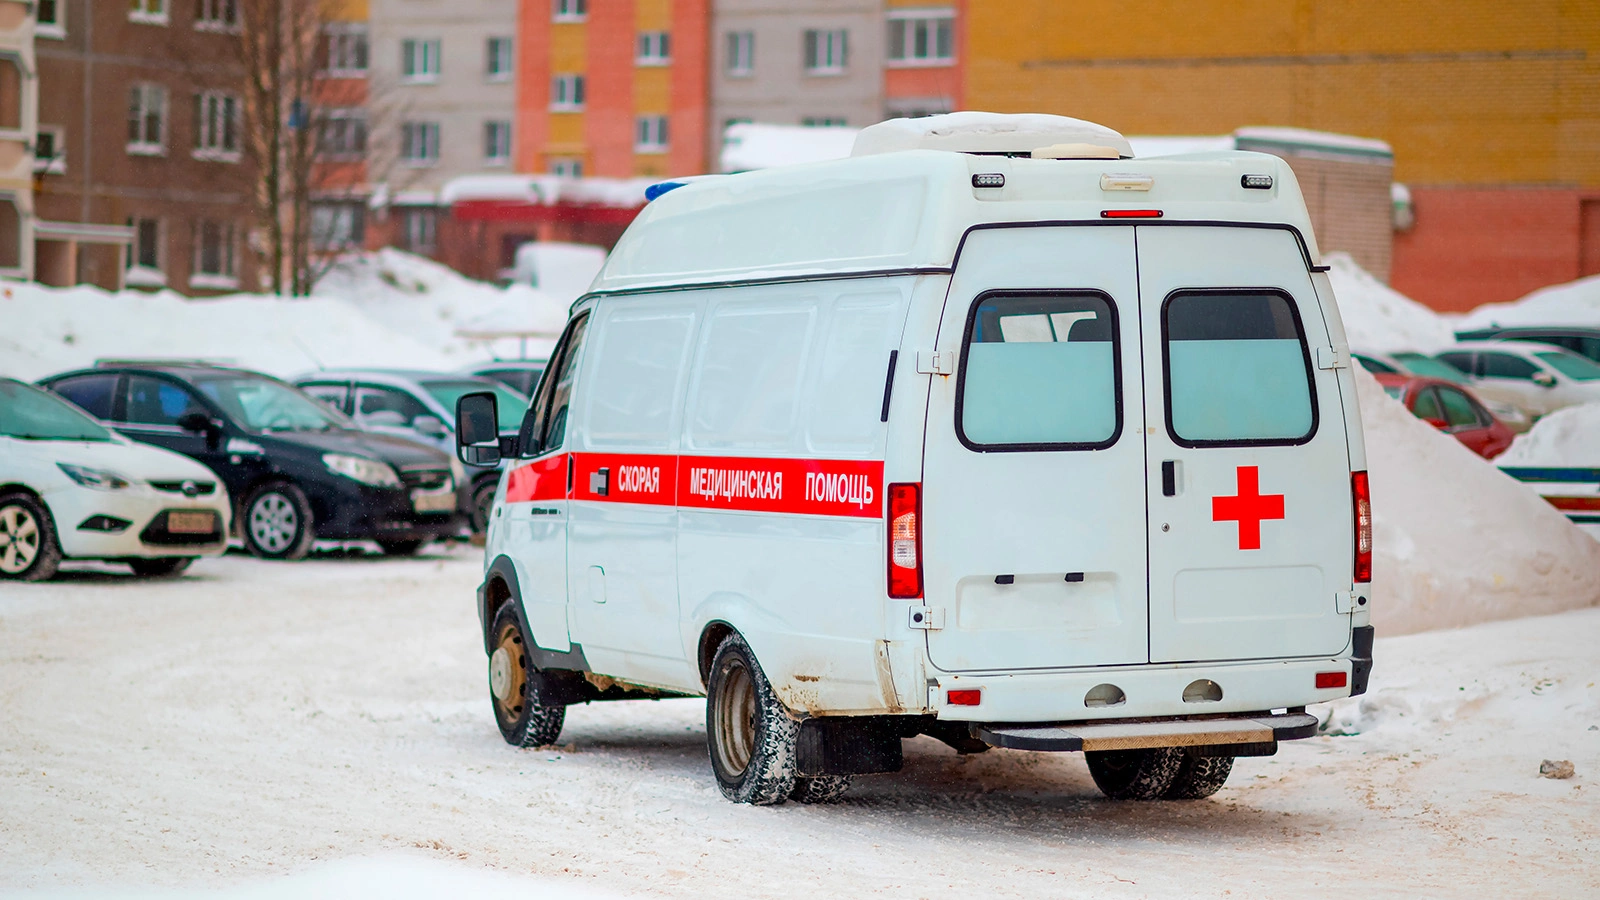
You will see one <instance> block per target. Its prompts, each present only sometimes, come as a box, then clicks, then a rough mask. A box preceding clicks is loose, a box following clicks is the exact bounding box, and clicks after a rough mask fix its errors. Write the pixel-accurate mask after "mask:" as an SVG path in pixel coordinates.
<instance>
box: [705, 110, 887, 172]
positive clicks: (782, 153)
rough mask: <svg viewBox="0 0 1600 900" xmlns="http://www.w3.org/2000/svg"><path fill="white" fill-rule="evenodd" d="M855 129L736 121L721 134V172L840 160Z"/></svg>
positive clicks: (853, 138) (847, 153)
mask: <svg viewBox="0 0 1600 900" xmlns="http://www.w3.org/2000/svg"><path fill="white" fill-rule="evenodd" d="M860 133H861V130H860V129H858V128H836V127H827V128H808V127H806V126H804V125H765V124H762V123H759V122H740V123H738V124H735V125H729V126H728V130H727V132H726V133H725V134H724V135H723V143H722V171H724V172H749V171H753V170H755V169H770V168H772V167H774V166H792V165H796V164H799V163H811V162H822V161H823V160H828V159H844V158H845V157H847V156H849V155H850V148H851V147H852V146H854V145H855V142H856V135H857V134H860Z"/></svg>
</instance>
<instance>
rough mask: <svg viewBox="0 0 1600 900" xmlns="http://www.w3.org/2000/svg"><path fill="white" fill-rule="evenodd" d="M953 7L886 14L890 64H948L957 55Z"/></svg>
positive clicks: (953, 60)
mask: <svg viewBox="0 0 1600 900" xmlns="http://www.w3.org/2000/svg"><path fill="white" fill-rule="evenodd" d="M955 33H956V14H955V12H954V11H953V10H941V11H938V12H930V11H927V10H907V11H905V12H892V13H890V14H889V65H891V66H948V65H950V64H951V63H953V62H955V58H956V40H955Z"/></svg>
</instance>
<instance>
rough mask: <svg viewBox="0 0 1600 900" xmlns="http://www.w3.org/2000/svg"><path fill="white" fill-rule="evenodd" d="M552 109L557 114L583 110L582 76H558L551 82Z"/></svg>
mask: <svg viewBox="0 0 1600 900" xmlns="http://www.w3.org/2000/svg"><path fill="white" fill-rule="evenodd" d="M550 109H551V110H553V111H555V112H572V111H575V110H580V109H583V76H582V75H557V76H556V77H555V78H554V79H552V80H551V82H550Z"/></svg>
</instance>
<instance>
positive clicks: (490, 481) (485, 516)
mask: <svg viewBox="0 0 1600 900" xmlns="http://www.w3.org/2000/svg"><path fill="white" fill-rule="evenodd" d="M499 485H500V482H499V480H498V479H494V478H486V479H484V480H483V482H482V483H480V484H478V485H476V486H474V487H473V489H472V533H473V534H483V533H484V532H485V531H488V530H489V516H491V515H493V514H494V492H495V488H497V487H499Z"/></svg>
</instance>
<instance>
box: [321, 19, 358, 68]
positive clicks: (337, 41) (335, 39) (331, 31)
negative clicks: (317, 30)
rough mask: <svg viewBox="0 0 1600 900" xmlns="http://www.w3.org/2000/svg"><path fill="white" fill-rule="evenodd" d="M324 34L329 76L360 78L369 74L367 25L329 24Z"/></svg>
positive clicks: (325, 56)
mask: <svg viewBox="0 0 1600 900" xmlns="http://www.w3.org/2000/svg"><path fill="white" fill-rule="evenodd" d="M322 36H323V40H324V41H325V42H326V45H325V48H324V50H323V53H324V57H323V58H324V59H325V60H326V61H327V69H326V73H327V74H328V75H329V76H331V77H334V78H360V77H362V76H364V75H366V74H367V26H365V25H329V26H328V27H326V28H324V29H323V32H322Z"/></svg>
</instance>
